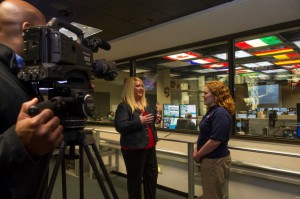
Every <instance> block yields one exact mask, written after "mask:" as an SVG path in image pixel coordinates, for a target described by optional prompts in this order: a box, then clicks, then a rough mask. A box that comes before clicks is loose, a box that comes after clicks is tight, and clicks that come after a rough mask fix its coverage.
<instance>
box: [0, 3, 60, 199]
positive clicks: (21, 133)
mask: <svg viewBox="0 0 300 199" xmlns="http://www.w3.org/2000/svg"><path fill="white" fill-rule="evenodd" d="M45 23H46V22H45V17H44V15H43V14H42V13H41V12H40V11H39V10H38V9H37V8H35V7H34V6H32V5H31V4H29V3H27V2H25V1H21V0H6V1H2V2H1V4H0V74H1V76H0V93H1V95H2V96H1V98H0V121H1V122H0V198H1V199H21V198H22V199H40V198H42V197H41V195H39V192H40V191H39V190H41V189H40V188H41V185H45V184H44V183H46V181H44V183H42V179H43V176H44V174H45V173H46V171H47V168H48V163H49V157H50V155H51V152H52V151H53V150H54V149H55V147H57V146H59V145H60V143H61V142H62V140H63V135H62V131H63V127H62V126H61V125H60V120H59V118H58V117H56V116H54V113H53V111H52V110H50V109H45V110H43V111H42V112H41V113H40V114H38V115H36V116H34V117H29V115H28V114H27V110H28V108H29V107H30V106H32V105H34V104H37V103H38V99H37V98H36V94H35V92H34V89H33V88H32V85H31V83H30V82H28V83H27V82H26V83H25V82H23V81H21V80H19V79H18V78H17V72H18V70H19V67H22V58H21V56H22V54H23V48H24V45H23V37H22V34H23V30H24V29H26V28H27V27H29V26H41V25H45ZM32 98H34V99H32Z"/></svg>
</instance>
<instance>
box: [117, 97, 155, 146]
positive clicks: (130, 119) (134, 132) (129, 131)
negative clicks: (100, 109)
mask: <svg viewBox="0 0 300 199" xmlns="http://www.w3.org/2000/svg"><path fill="white" fill-rule="evenodd" d="M149 113H152V114H153V115H154V120H153V122H152V123H150V127H151V129H152V132H153V137H154V140H155V141H156V142H157V141H158V138H157V132H156V128H155V126H154V125H155V121H156V110H155V109H154V108H153V107H151V106H147V107H146V114H149ZM141 114H142V112H141V110H139V109H136V110H135V111H134V112H133V113H132V112H131V108H130V106H129V105H128V104H127V103H125V102H122V103H120V104H119V105H118V108H117V110H116V114H115V128H116V130H117V131H118V132H119V133H120V134H121V138H120V144H121V146H124V147H127V148H132V149H142V148H145V147H146V146H147V144H148V141H149V134H148V125H147V124H142V123H141V120H140V117H139V116H140V115H141Z"/></svg>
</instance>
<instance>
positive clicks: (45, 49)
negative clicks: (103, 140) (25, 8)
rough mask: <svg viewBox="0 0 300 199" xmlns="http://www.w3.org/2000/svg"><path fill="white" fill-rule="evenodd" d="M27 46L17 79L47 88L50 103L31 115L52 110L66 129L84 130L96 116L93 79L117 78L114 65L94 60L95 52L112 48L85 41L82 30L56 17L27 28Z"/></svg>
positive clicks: (96, 40) (42, 104) (41, 104)
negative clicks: (89, 118)
mask: <svg viewBox="0 0 300 199" xmlns="http://www.w3.org/2000/svg"><path fill="white" fill-rule="evenodd" d="M62 27H63V28H66V29H68V30H69V31H71V32H73V33H75V34H76V35H77V37H78V38H77V41H74V40H73V39H72V38H69V37H68V36H66V35H64V34H62V33H61V32H59V28H62ZM24 44H25V53H24V64H25V66H24V67H23V68H22V69H21V70H20V71H19V73H18V77H19V78H20V79H22V80H24V81H31V82H34V84H35V85H37V86H38V87H39V88H42V87H43V88H45V87H46V88H48V100H46V101H43V102H41V103H39V104H38V105H36V106H33V107H30V109H29V112H28V113H29V114H30V115H32V116H34V115H36V114H38V113H39V112H40V111H41V110H43V109H45V108H50V109H52V110H54V112H55V114H56V115H57V116H59V117H60V119H61V122H62V125H63V126H64V128H65V129H71V130H74V129H75V130H76V129H83V128H84V127H85V124H86V117H92V116H93V114H94V106H95V105H94V100H93V97H92V95H91V94H92V93H93V88H92V86H91V80H93V79H95V78H96V77H97V78H103V79H105V80H107V81H110V80H114V79H115V78H116V77H117V72H116V64H115V62H113V61H106V60H104V59H102V60H96V61H94V60H93V52H96V51H97V50H98V48H103V49H106V50H109V49H110V45H109V44H108V43H107V42H105V41H103V40H101V39H99V38H92V39H87V38H85V39H84V38H83V33H82V31H81V30H80V29H79V28H77V27H75V26H73V25H71V24H69V23H65V22H64V21H61V20H58V19H56V18H53V19H52V20H51V21H50V22H49V23H48V24H47V25H46V26H40V27H30V28H28V29H26V30H25V31H24Z"/></svg>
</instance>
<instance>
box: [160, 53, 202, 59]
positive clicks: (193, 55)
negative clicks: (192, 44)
mask: <svg viewBox="0 0 300 199" xmlns="http://www.w3.org/2000/svg"><path fill="white" fill-rule="evenodd" d="M198 57H200V55H199V54H196V53H193V52H185V53H178V54H174V55H167V56H164V57H163V58H165V59H171V60H187V59H195V58H198Z"/></svg>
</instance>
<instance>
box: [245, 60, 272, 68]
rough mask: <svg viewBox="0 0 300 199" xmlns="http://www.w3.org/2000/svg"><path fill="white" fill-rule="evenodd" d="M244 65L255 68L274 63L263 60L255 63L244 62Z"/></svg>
mask: <svg viewBox="0 0 300 199" xmlns="http://www.w3.org/2000/svg"><path fill="white" fill-rule="evenodd" d="M242 65H243V66H246V67H248V68H255V67H260V66H272V65H273V64H272V63H271V62H267V61H263V62H255V63H248V64H242Z"/></svg>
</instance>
